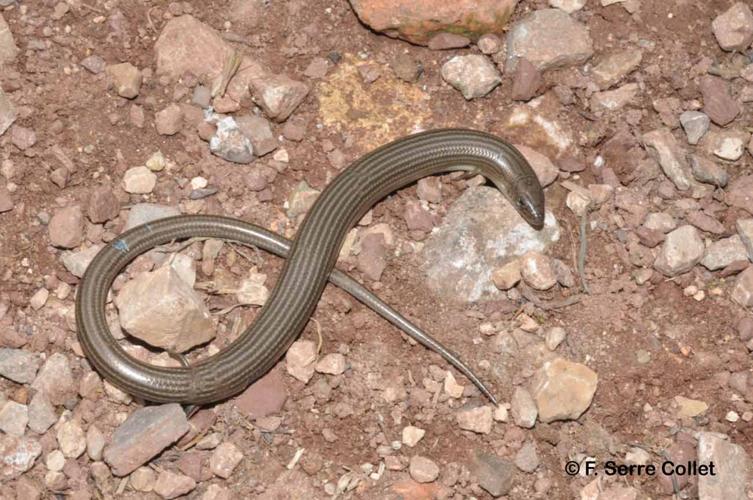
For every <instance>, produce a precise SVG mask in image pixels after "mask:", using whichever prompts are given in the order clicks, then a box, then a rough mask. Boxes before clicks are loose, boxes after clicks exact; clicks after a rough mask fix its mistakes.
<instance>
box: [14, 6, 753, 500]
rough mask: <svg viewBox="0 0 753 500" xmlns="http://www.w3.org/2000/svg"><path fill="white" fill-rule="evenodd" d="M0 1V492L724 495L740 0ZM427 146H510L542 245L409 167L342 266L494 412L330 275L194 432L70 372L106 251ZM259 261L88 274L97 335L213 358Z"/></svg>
mask: <svg viewBox="0 0 753 500" xmlns="http://www.w3.org/2000/svg"><path fill="white" fill-rule="evenodd" d="M0 9H1V10H0V68H1V70H0V85H1V87H2V89H1V90H0V145H1V146H2V148H0V161H1V162H2V164H1V169H0V175H1V176H2V180H0V224H1V225H0V227H2V232H3V235H5V237H4V238H2V239H0V458H1V460H0V498H9V499H13V498H16V499H18V500H26V499H36V498H53V497H55V498H62V497H63V496H66V497H70V498H75V499H88V498H177V497H181V496H186V497H188V498H200V499H202V500H210V499H230V498H329V497H339V498H405V499H424V498H425V499H430V498H458V499H459V498H491V497H506V498H511V499H525V498H581V499H594V500H595V499H600V500H607V499H644V498H669V497H672V498H701V499H706V500H711V499H746V498H748V499H749V498H753V482H752V479H751V478H752V477H753V476H752V475H751V470H750V469H751V461H750V454H751V453H753V423H752V421H753V373H752V372H751V351H753V314H752V313H751V308H753V266H752V265H751V261H752V260H753V168H752V165H753V139H751V133H752V132H753V128H752V127H751V125H750V124H751V118H752V117H753V47H752V46H751V44H752V43H753V12H752V11H751V7H750V4H749V3H747V2H737V3H734V2H732V1H730V0H724V1H722V0H711V1H708V2H688V1H686V0H670V1H666V2H651V1H647V0H588V1H586V0H549V1H544V0H531V1H529V0H522V1H520V2H517V1H516V0H504V1H491V0H475V1H474V0H464V1H459V2H437V1H433V0H421V1H415V2H407V1H404V0H378V1H377V0H372V1H365V0H351V2H350V3H347V2H345V1H335V0H323V1H315V2H304V1H302V0H291V1H287V2H282V1H277V0H271V1H262V0H231V1H225V0H212V1H209V2H198V1H191V2H172V3H167V2H145V3H141V2H122V1H118V0H107V1H101V0H91V1H88V2H87V1H84V0H67V1H50V0H36V1H21V2H18V3H17V2H15V1H14V0H0ZM449 126H464V127H471V128H476V129H480V130H485V131H488V132H491V133H494V134H497V135H499V136H501V137H503V138H505V139H507V140H509V141H511V142H512V143H514V144H516V145H517V146H518V147H519V149H520V150H521V151H522V152H523V154H524V155H525V156H526V157H527V158H528V160H529V161H530V162H531V164H532V165H533V166H534V168H535V170H536V172H537V174H538V176H539V178H540V180H541V182H542V184H543V185H545V186H547V187H546V196H547V211H548V213H547V222H546V226H545V228H544V230H543V231H541V232H535V231H533V230H532V229H531V228H529V227H528V226H526V225H525V223H524V222H523V221H522V220H521V219H520V218H519V217H518V216H517V215H516V213H515V212H514V210H513V209H512V208H511V207H510V206H509V204H508V203H507V202H506V201H505V200H504V198H503V197H502V196H501V195H500V194H499V193H498V192H496V191H495V190H494V189H493V188H491V187H488V186H484V185H483V184H484V181H483V179H479V178H474V179H467V178H463V177H461V176H457V175H447V176H441V177H436V178H428V179H424V180H422V181H420V182H419V183H418V184H417V185H416V186H412V187H409V188H406V189H404V190H402V191H400V192H398V193H395V194H393V195H392V196H389V197H388V198H387V199H385V200H383V201H382V202H380V203H379V204H378V205H376V206H375V207H374V209H373V210H372V211H371V212H369V214H367V215H366V217H364V219H363V220H362V221H360V223H359V225H358V227H357V228H355V229H354V230H353V231H351V233H350V235H349V236H348V239H347V241H346V242H345V245H344V247H343V250H342V252H341V259H340V261H339V263H338V266H339V267H340V268H341V269H343V270H346V271H348V272H349V273H350V274H351V275H352V276H354V277H356V278H357V279H358V280H359V281H361V282H362V283H364V284H365V285H366V286H367V287H368V288H369V289H370V290H372V291H374V292H375V293H377V294H378V295H379V296H380V297H381V298H383V299H384V300H385V301H386V302H388V303H389V304H391V305H393V306H395V307H396V308H397V309H398V310H400V311H401V312H402V313H404V314H405V315H406V316H407V317H409V318H410V319H412V320H414V321H415V322H416V323H417V324H418V325H420V326H421V327H422V328H425V329H426V330H427V331H428V332H430V333H432V334H433V335H434V336H436V338H437V339H439V340H440V341H441V342H443V343H444V344H446V345H447V346H448V347H450V348H451V349H453V350H454V351H456V352H457V353H459V355H460V356H461V358H462V359H463V360H464V361H465V362H466V363H468V364H469V365H470V366H471V367H472V368H473V370H474V371H476V372H477V373H478V374H479V376H480V377H481V378H482V380H483V381H484V382H486V383H487V384H488V385H489V386H490V387H491V389H492V391H493V393H494V394H495V395H496V397H497V398H498V399H499V400H500V401H501V404H500V405H499V406H493V405H491V404H490V402H489V401H488V400H486V399H485V398H484V397H483V396H482V395H481V393H480V392H479V390H478V389H477V388H476V387H474V386H473V384H472V383H471V382H470V381H468V380H466V379H465V378H464V377H463V376H462V375H460V374H459V373H458V372H456V371H455V370H454V369H452V368H450V367H449V365H448V364H447V363H446V362H445V361H444V360H442V358H441V357H439V356H438V355H437V354H435V353H432V352H430V351H428V350H426V349H424V348H423V347H421V346H419V345H417V344H416V343H415V342H413V341H412V340H410V339H409V338H408V337H407V336H405V335H401V334H400V333H399V332H398V331H397V330H396V329H395V328H394V327H392V326H391V325H390V324H388V323H387V322H386V321H384V320H383V319H381V318H379V317H378V316H377V315H376V314H375V313H373V312H372V311H370V310H368V309H367V308H365V307H364V306H363V305H361V304H360V303H358V302H357V301H356V300H355V299H353V298H351V297H349V296H348V295H347V294H345V293H344V292H342V291H340V290H338V289H336V288H334V287H328V288H327V290H326V291H325V293H324V295H323V297H322V299H321V301H320V305H319V307H318V308H317V310H316V313H315V314H314V316H313V319H312V321H311V322H310V323H309V325H308V326H307V328H306V329H305V331H304V332H303V334H302V335H301V339H300V340H299V341H298V342H296V343H295V344H294V345H293V347H292V348H291V349H290V351H289V352H288V354H287V356H286V358H285V359H284V360H282V361H281V362H280V364H279V365H278V366H277V367H276V368H275V369H273V370H272V371H271V372H270V373H269V374H268V375H267V376H265V377H264V378H263V379H261V380H260V381H258V382H257V383H255V384H254V385H253V386H251V387H250V388H249V389H248V390H246V391H245V392H244V393H243V394H241V395H239V396H238V397H236V398H233V399H232V400H230V401H227V402H224V403H221V404H217V405H213V406H210V407H206V408H202V409H201V410H199V411H198V412H197V413H195V414H194V415H192V416H191V417H190V418H187V417H186V415H185V413H184V412H183V410H182V409H181V407H180V406H178V405H174V404H173V405H147V404H145V403H144V402H143V401H138V400H134V399H133V398H132V397H131V396H130V395H128V394H125V393H123V392H121V391H119V390H118V389H117V388H115V387H114V386H112V385H110V384H109V383H107V382H106V381H104V380H103V379H102V378H101V377H100V376H99V375H98V374H97V373H96V372H95V371H93V370H92V368H91V365H90V364H89V363H88V362H87V360H86V358H85V356H84V355H83V352H82V350H81V346H80V345H79V343H78V341H77V337H76V326H75V319H74V299H75V294H76V287H77V284H78V283H79V281H80V278H81V276H82V275H83V272H84V270H85V269H86V266H87V265H88V263H89V262H90V261H91V259H92V258H93V256H94V255H95V254H96V253H97V251H98V250H99V249H100V248H102V246H103V245H107V244H112V243H113V242H114V241H115V240H116V237H117V235H118V234H119V233H121V232H122V231H123V230H125V229H127V228H129V227H133V226H136V225H139V224H141V223H143V222H147V221H150V220H154V219H157V218H160V217H164V216H167V215H173V214H179V213H185V214H197V213H201V214H222V215H226V216H231V217H237V218H241V219H243V220H246V221H249V222H253V223H255V224H258V225H260V226H263V227H266V228H269V229H271V230H274V231H276V232H278V233H280V234H284V235H286V236H288V237H293V236H294V235H295V232H296V228H297V227H298V225H299V224H300V222H301V220H302V218H303V216H304V215H305V213H306V211H307V210H308V208H309V207H310V206H311V204H312V203H313V201H314V200H315V199H316V197H317V195H318V194H319V192H320V191H321V190H322V189H323V188H324V187H325V186H326V185H327V184H328V183H329V182H330V181H331V179H332V178H333V177H335V176H336V175H337V174H338V172H339V171H340V170H342V169H343V168H345V167H346V166H347V165H348V164H349V163H350V162H351V161H353V160H354V159H356V158H358V157H359V156H361V155H362V154H364V153H366V152H367V151H369V150H371V149H373V148H374V147H376V146H378V145H380V144H383V143H385V142H388V141H389V140H392V139H395V138H398V137H401V136H404V135H406V134H409V133H411V132H415V131H419V130H426V129H432V128H439V127H449ZM281 262H282V261H281V260H280V259H278V258H276V257H272V256H270V255H267V254H265V253H264V252H260V251H257V250H255V249H253V248H246V247H242V246H239V245H237V244H234V243H232V242H225V243H223V242H219V241H215V240H206V241H193V240H189V241H187V242H183V243H180V242H178V243H176V244H173V245H167V246H165V247H161V248H158V249H156V250H154V251H151V252H148V253H147V254H145V255H143V256H141V257H139V258H137V259H136V260H135V261H134V262H133V263H132V264H131V265H130V266H129V268H128V270H127V271H126V272H125V273H124V274H122V275H121V276H119V277H118V278H117V279H116V281H115V283H114V285H113V293H112V301H111V303H109V304H108V317H109V318H110V320H111V321H110V323H111V325H110V326H111V330H112V332H113V335H114V336H115V337H116V338H118V339H119V342H121V344H122V345H123V347H124V348H125V349H126V350H127V351H128V352H129V353H130V354H131V355H133V356H134V357H136V358H139V359H142V360H145V361H148V362H151V363H155V364H162V365H171V364H175V363H177V361H176V360H175V359H173V358H172V357H170V356H169V355H167V354H166V350H170V351H177V352H182V353H185V354H186V356H187V357H188V359H189V360H190V361H195V360H197V359H201V358H202V357H206V356H208V355H211V354H213V353H215V352H217V351H218V350H219V349H221V348H222V347H223V346H226V345H228V344H229V343H230V342H232V340H233V339H234V338H236V337H237V336H238V335H239V334H240V333H241V332H242V331H243V330H244V328H245V326H246V325H248V324H250V323H251V322H252V321H253V319H254V317H255V315H256V313H257V312H258V309H259V306H260V305H262V304H263V303H264V301H265V300H266V298H267V295H268V293H269V289H270V288H271V287H272V286H273V284H274V281H275V280H276V278H277V275H278V273H279V271H280V269H281ZM608 460H613V461H615V462H616V463H618V464H624V465H646V464H656V465H658V466H660V464H661V463H662V462H664V461H667V460H671V461H673V462H675V463H682V464H687V463H688V462H693V461H696V462H697V463H700V464H709V463H714V464H715V468H716V469H715V472H716V474H715V475H714V476H703V475H690V476H688V475H679V474H675V475H665V474H661V472H659V473H657V474H655V475H650V474H646V473H642V474H638V473H637V472H634V473H633V474H631V475H623V476H610V475H608V474H606V471H605V469H604V465H605V463H606V462H607V461H608ZM569 462H574V463H575V465H576V466H577V468H579V469H580V471H581V472H580V473H576V474H575V475H572V476H570V475H568V473H567V471H568V470H570V472H574V471H573V470H571V469H568V468H567V467H572V464H571V465H567V464H568V463H569ZM588 463H595V464H596V466H597V472H599V474H598V475H594V474H590V475H588V474H586V473H585V470H586V469H587V467H588V466H587V464H588ZM634 470H635V469H634Z"/></svg>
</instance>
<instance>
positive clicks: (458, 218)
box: [422, 186, 560, 302]
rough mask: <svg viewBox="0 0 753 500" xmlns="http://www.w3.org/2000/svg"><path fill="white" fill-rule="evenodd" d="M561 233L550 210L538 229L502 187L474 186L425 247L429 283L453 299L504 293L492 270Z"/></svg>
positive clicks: (471, 299)
mask: <svg viewBox="0 0 753 500" xmlns="http://www.w3.org/2000/svg"><path fill="white" fill-rule="evenodd" d="M559 234H560V231H559V226H558V224H557V221H556V219H555V218H554V216H553V215H552V214H551V213H547V216H546V218H545V225H544V229H543V230H541V231H536V230H535V229H533V228H532V227H530V226H529V225H528V224H527V223H526V222H525V221H524V220H523V219H522V218H521V217H520V215H518V213H517V212H516V210H515V209H514V208H513V207H512V206H510V204H509V202H507V200H505V198H504V196H503V195H502V194H501V193H500V192H499V191H498V190H496V189H494V188H490V187H483V186H480V187H474V188H470V189H468V190H466V191H465V192H464V193H463V194H462V195H461V196H460V197H459V198H458V199H457V200H456V201H455V202H454V203H453V204H452V206H451V207H450V209H449V211H448V213H447V216H446V217H445V218H444V221H443V223H442V224H441V225H440V226H439V227H438V229H435V230H434V231H433V232H432V233H431V235H430V236H429V238H428V239H427V241H426V245H425V246H424V248H423V250H422V259H423V261H424V262H426V265H425V269H426V280H427V286H428V287H429V289H431V290H432V291H433V292H434V293H436V294H437V295H439V296H442V297H444V298H446V299H447V300H450V301H462V302H476V301H479V300H489V299H494V298H495V297H498V296H499V294H500V292H499V290H498V289H497V287H496V286H494V283H493V281H492V273H493V272H494V270H495V269H497V268H498V267H500V266H501V265H502V264H503V263H506V262H509V261H510V260H511V259H512V258H514V257H518V256H521V255H523V254H525V253H526V252H529V251H538V252H543V251H544V250H545V249H546V248H547V247H548V246H549V245H550V244H552V243H553V242H555V241H557V240H558V239H559Z"/></svg>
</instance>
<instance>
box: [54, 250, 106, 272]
mask: <svg viewBox="0 0 753 500" xmlns="http://www.w3.org/2000/svg"><path fill="white" fill-rule="evenodd" d="M101 249H102V245H94V246H91V247H89V248H86V249H84V250H80V251H65V252H63V253H62V254H61V255H60V261H61V262H62V263H63V265H64V266H65V268H66V269H67V270H68V272H70V273H71V274H73V275H74V276H77V277H79V278H81V277H83V275H84V273H85V272H86V268H87V267H89V264H91V262H92V260H94V257H96V256H97V254H98V253H99V251H100V250H101Z"/></svg>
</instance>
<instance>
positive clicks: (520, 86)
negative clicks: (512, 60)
mask: <svg viewBox="0 0 753 500" xmlns="http://www.w3.org/2000/svg"><path fill="white" fill-rule="evenodd" d="M543 82H544V80H543V77H542V76H541V72H540V71H539V70H538V69H537V68H536V66H534V65H533V64H531V62H530V61H529V60H528V59H520V60H519V61H518V64H517V65H516V67H515V76H514V77H513V81H512V93H511V95H510V97H512V99H513V100H514V101H530V100H531V99H533V98H534V97H536V94H537V93H538V91H539V89H540V88H541V85H542V84H543Z"/></svg>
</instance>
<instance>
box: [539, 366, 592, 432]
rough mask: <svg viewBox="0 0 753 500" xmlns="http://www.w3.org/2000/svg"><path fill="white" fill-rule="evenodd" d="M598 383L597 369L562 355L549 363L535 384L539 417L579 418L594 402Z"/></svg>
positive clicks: (545, 418) (541, 418) (541, 370)
mask: <svg viewBox="0 0 753 500" xmlns="http://www.w3.org/2000/svg"><path fill="white" fill-rule="evenodd" d="M597 382H598V376H597V375H596V372H594V371H593V370H591V369H590V368H588V367H587V366H585V365H582V364H580V363H573V362H570V361H567V360H564V359H562V358H557V359H555V360H553V361H547V362H545V363H544V366H542V367H541V369H539V370H538V371H537V373H536V376H535V377H534V380H533V383H532V384H533V390H532V393H533V397H534V400H535V401H536V407H537V408H538V411H539V420H541V421H542V422H544V423H548V422H553V421H555V420H576V419H577V418H578V417H580V416H581V415H582V414H583V413H584V412H585V411H586V410H587V409H588V407H589V406H590V405H591V400H592V399H593V396H594V393H595V392H596V385H597Z"/></svg>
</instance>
